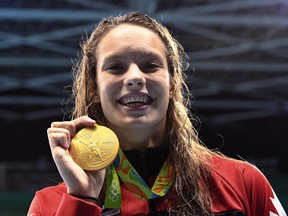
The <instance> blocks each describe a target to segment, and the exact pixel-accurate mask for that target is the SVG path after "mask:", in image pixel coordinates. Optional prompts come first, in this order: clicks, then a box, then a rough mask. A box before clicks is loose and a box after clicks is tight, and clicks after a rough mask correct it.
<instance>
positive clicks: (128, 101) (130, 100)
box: [121, 96, 149, 106]
mask: <svg viewBox="0 0 288 216" xmlns="http://www.w3.org/2000/svg"><path fill="white" fill-rule="evenodd" d="M148 101H149V97H147V96H130V97H125V98H123V99H122V100H121V103H123V104H124V105H126V106H132V104H133V106H141V105H143V104H146V103H148Z"/></svg>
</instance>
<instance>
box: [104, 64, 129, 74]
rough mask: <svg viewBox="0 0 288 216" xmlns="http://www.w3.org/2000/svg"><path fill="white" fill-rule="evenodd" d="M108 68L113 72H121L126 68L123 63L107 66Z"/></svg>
mask: <svg viewBox="0 0 288 216" xmlns="http://www.w3.org/2000/svg"><path fill="white" fill-rule="evenodd" d="M106 70H107V71H109V72H112V73H121V72H123V71H124V70H125V68H124V67H123V66H121V65H110V66H108V67H107V68H106Z"/></svg>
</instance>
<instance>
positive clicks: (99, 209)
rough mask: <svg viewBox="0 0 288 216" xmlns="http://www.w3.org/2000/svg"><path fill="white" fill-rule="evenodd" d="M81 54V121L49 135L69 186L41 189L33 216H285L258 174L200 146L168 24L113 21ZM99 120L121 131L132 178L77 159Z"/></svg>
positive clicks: (55, 127)
mask: <svg viewBox="0 0 288 216" xmlns="http://www.w3.org/2000/svg"><path fill="white" fill-rule="evenodd" d="M82 49H83V53H82V54H83V56H82V58H81V60H80V61H79V63H78V65H77V66H76V68H75V80H74V92H73V93H74V97H75V109H74V113H73V114H74V118H73V120H71V121H68V122H53V123H52V124H51V127H50V128H49V129H48V138H49V143H50V147H51V152H52V156H53V159H54V161H55V163H56V165H57V168H58V170H59V173H60V175H61V176H62V178H63V181H64V182H63V183H62V184H60V185H57V186H54V187H48V188H45V189H43V190H41V191H38V192H37V193H36V195H35V197H34V199H33V201H32V203H31V206H30V209H29V212H28V215H36V216H38V215H47V216H50V215H58V216H63V215H70V216H73V215H74V216H76V215H85V216H88V215H95V216H96V215H101V214H102V215H124V216H128V215H181V216H183V215H223V216H224V215H226V216H228V215H231V216H232V215H235V216H236V215H239V216H240V215H247V216H259V215H261V216H271V215H273V216H274V215H275V216H276V215H278V216H280V215H281V216H284V215H286V214H285V212H284V209H283V207H282V206H281V204H280V202H279V201H278V199H277V197H276V195H275V194H274V192H273V190H272V188H271V186H270V184H269V183H268V181H267V179H266V178H265V177H264V176H263V174H262V173H261V172H260V171H259V170H258V169H257V168H255V167H254V166H252V165H250V164H249V163H247V162H242V161H238V160H234V159H230V158H227V157H225V156H223V155H221V154H219V153H215V152H212V151H210V150H208V149H207V148H206V147H204V146H203V145H201V143H200V141H199V140H198V137H197V132H196V131H195V129H194V127H193V125H192V123H191V121H190V119H189V117H191V116H189V111H188V109H187V107H186V104H187V103H188V102H189V101H188V100H186V99H185V98H184V97H183V94H184V93H185V92H186V93H187V92H188V89H187V86H186V85H185V83H184V78H183V61H182V58H183V56H184V51H183V48H182V46H181V45H180V44H179V43H178V42H177V41H176V40H175V39H173V38H172V36H171V35H170V33H169V32H168V30H167V29H166V28H165V27H164V26H163V25H161V24H160V23H159V22H158V21H156V20H154V19H152V18H150V17H148V16H147V15H145V14H143V13H140V12H131V13H128V14H125V15H122V16H118V17H109V18H107V19H103V20H102V21H101V22H100V23H99V25H98V26H97V27H96V28H95V30H94V31H93V32H92V34H91V36H90V37H89V38H88V40H87V41H85V42H84V43H83V45H82ZM88 116H94V117H95V119H96V121H95V119H92V118H89V117H88ZM95 123H97V124H98V125H104V126H106V127H108V128H110V129H112V130H113V131H114V132H115V134H116V135H117V137H118V139H119V143H120V149H121V150H120V151H119V156H118V159H117V160H121V162H122V161H124V162H125V164H128V165H127V167H128V168H127V167H125V169H126V168H127V169H128V170H129V172H126V171H127V170H126V171H125V170H124V168H123V167H121V165H119V163H118V164H117V163H115V162H114V163H113V164H112V165H111V166H110V167H109V168H107V169H102V170H100V171H86V170H83V169H81V168H80V167H79V166H78V165H77V164H76V163H75V162H74V161H73V160H72V158H71V156H70V154H69V148H70V145H71V144H70V140H71V139H72V138H73V137H74V136H75V134H76V133H77V132H78V131H79V130H81V129H82V128H85V127H92V126H93V125H94V124H95ZM119 158H120V159H119ZM124 162H123V163H124ZM113 172H114V177H113V179H112V181H110V180H109V178H112V177H111V176H110V177H109V175H110V174H111V173H113ZM109 173H110V174H109ZM105 176H106V178H105ZM115 176H116V177H115ZM134 178H135V179H136V180H135V179H134ZM109 182H110V183H109ZM111 182H112V183H111ZM139 182H140V183H141V184H140V185H139ZM106 189H107V190H106Z"/></svg>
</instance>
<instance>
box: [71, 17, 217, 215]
mask: <svg viewBox="0 0 288 216" xmlns="http://www.w3.org/2000/svg"><path fill="white" fill-rule="evenodd" d="M123 23H129V24H134V25H138V26H142V27H145V28H147V29H150V30H151V31H153V32H155V33H156V34H157V35H158V36H159V37H160V38H161V40H162V41H163V43H164V44H165V47H166V55H167V61H168V66H169V73H170V76H171V87H172V99H171V100H170V102H169V106H168V111H167V119H168V122H167V131H168V141H169V149H170V157H171V161H172V164H173V167H174V171H175V180H174V182H173V186H172V191H173V192H174V193H172V192H171V194H176V200H177V203H176V204H175V205H174V204H173V206H172V205H171V207H170V209H169V213H170V215H181V216H183V215H212V213H210V212H211V196H210V193H209V188H208V185H209V177H210V167H209V163H208V162H207V161H208V158H207V157H209V156H210V155H211V154H213V153H212V152H210V151H209V150H208V149H207V148H206V147H204V146H203V145H201V144H200V141H199V139H198V135H197V131H196V130H195V128H194V127H193V125H192V122H191V120H190V119H189V116H191V115H190V113H189V109H188V108H187V105H188V104H189V98H188V99H187V98H186V99H185V97H184V94H185V95H186V96H187V94H189V90H188V87H187V85H186V84H185V76H184V73H183V69H184V68H183V67H184V63H183V58H184V57H185V53H184V50H183V47H182V46H181V45H180V44H179V43H178V42H177V41H176V40H175V39H174V38H173V37H172V36H171V34H170V33H169V31H168V30H167V28H166V27H164V26H163V25H162V24H161V23H159V22H158V21H157V20H155V19H152V18H150V17H149V16H147V15H146V14H144V13H141V12H131V13H128V14H125V15H120V16H116V17H109V18H106V19H103V20H102V21H100V23H99V24H98V26H97V27H96V28H95V29H94V31H93V32H92V34H91V36H90V37H89V38H88V39H87V40H86V41H85V42H84V43H83V44H82V58H81V59H80V61H79V62H78V64H77V65H76V66H75V68H74V75H75V76H74V77H75V79H74V86H73V95H74V97H75V108H74V111H73V117H74V118H76V117H80V116H83V115H88V114H89V115H93V116H95V117H97V122H98V123H100V124H104V125H105V122H106V120H105V116H104V114H103V112H102V109H101V105H100V102H99V98H98V96H97V95H98V89H97V86H96V82H95V80H96V77H95V76H96V68H97V67H96V65H97V56H96V49H97V46H98V44H99V42H100V41H101V39H102V38H103V37H104V36H105V35H106V34H107V33H108V32H109V31H110V30H111V29H112V28H114V27H115V26H118V25H120V24H123Z"/></svg>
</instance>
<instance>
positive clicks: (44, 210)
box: [28, 156, 286, 216]
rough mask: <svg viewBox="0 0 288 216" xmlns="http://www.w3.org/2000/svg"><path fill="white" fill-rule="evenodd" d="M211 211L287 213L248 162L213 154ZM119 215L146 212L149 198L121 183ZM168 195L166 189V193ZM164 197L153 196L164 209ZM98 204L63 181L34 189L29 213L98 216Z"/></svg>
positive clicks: (255, 215) (250, 215)
mask: <svg viewBox="0 0 288 216" xmlns="http://www.w3.org/2000/svg"><path fill="white" fill-rule="evenodd" d="M212 164H213V168H212V187H211V188H213V189H212V191H211V193H212V198H213V208H212V211H213V213H215V215H217V214H219V215H222V216H229V215H231V216H232V215H235V216H236V215H237V216H241V215H243V216H244V215H245V216H286V213H285V212H284V209H283V207H282V206H281V204H280V202H279V200H278V199H277V197H276V195H275V193H274V192H273V189H272V188H271V186H270V184H269V182H268V181H267V179H266V178H265V177H264V175H263V174H262V173H261V172H260V171H259V170H258V169H257V168H255V167H254V166H252V165H251V164H249V163H246V162H242V161H236V160H232V159H227V158H222V157H218V156H215V157H213V159H212ZM121 192H122V206H121V209H120V213H119V214H117V215H120V216H129V215H145V214H149V211H150V207H149V202H148V201H146V200H140V199H138V198H137V197H136V196H135V195H133V194H132V193H131V192H130V191H129V190H128V189H127V188H126V187H125V186H124V185H123V184H122V185H121ZM167 195H168V196H169V193H168V194H167ZM165 201H167V198H165V197H164V198H158V199H154V202H155V206H156V209H157V211H165V210H166V209H167V206H166V205H165ZM101 211H102V210H101V208H100V207H99V206H97V205H95V204H92V203H89V202H86V201H83V200H81V199H78V198H75V197H73V196H70V195H68V194H67V190H66V186H65V184H64V183H62V184H60V185H57V186H53V187H48V188H45V189H43V190H40V191H37V192H36V195H35V197H34V199H33V201H32V203H31V205H30V209H29V212H28V216H52V215H56V216H65V215H67V216H89V215H91V216H92V215H93V216H97V215H101Z"/></svg>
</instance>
